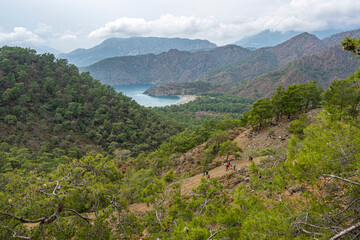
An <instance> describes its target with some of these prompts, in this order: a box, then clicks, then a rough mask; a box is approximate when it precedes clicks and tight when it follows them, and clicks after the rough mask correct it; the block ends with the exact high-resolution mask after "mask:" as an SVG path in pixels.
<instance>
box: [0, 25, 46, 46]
mask: <svg viewBox="0 0 360 240" xmlns="http://www.w3.org/2000/svg"><path fill="white" fill-rule="evenodd" d="M42 42H43V39H41V38H40V37H39V36H38V35H37V34H35V33H33V32H31V31H29V30H27V29H26V28H23V27H16V28H14V29H13V32H10V33H2V32H0V43H3V44H4V43H6V44H10V43H11V44H14V43H33V44H39V43H42Z"/></svg>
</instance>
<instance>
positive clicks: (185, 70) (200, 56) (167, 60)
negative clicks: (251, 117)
mask: <svg viewBox="0 0 360 240" xmlns="http://www.w3.org/2000/svg"><path fill="white" fill-rule="evenodd" d="M251 53H252V52H251V51H250V50H248V49H245V48H242V47H238V46H235V45H228V46H225V47H218V48H215V49H212V50H208V51H198V52H185V51H179V50H175V49H172V50H170V51H168V52H164V53H161V54H158V55H155V54H146V55H140V56H127V57H115V58H108V59H104V60H102V61H100V62H98V63H95V64H93V65H91V66H89V67H86V68H83V69H82V70H83V71H89V72H90V74H91V75H92V76H93V77H94V78H96V79H99V80H100V81H101V82H102V83H105V84H111V85H126V84H139V83H168V82H186V81H191V80H193V79H194V78H195V77H197V76H199V75H200V74H202V73H204V72H206V71H207V70H209V69H211V68H215V67H218V66H221V65H224V64H228V63H231V62H234V61H237V60H240V59H243V58H245V57H246V56H248V55H249V54H251Z"/></svg>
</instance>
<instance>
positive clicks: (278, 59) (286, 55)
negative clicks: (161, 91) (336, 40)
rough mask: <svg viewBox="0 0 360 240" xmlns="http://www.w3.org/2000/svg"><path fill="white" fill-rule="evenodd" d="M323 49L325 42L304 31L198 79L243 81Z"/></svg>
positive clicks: (225, 81) (215, 81)
mask: <svg viewBox="0 0 360 240" xmlns="http://www.w3.org/2000/svg"><path fill="white" fill-rule="evenodd" d="M323 50H325V46H324V44H323V43H322V42H321V40H319V39H318V38H317V37H316V36H315V35H311V34H308V33H302V34H299V35H297V36H295V37H293V38H291V39H289V40H288V41H285V42H283V43H281V44H279V45H277V46H275V47H271V48H261V49H259V50H257V51H256V52H255V53H254V54H252V55H251V56H249V57H248V58H246V59H244V60H243V61H239V62H237V63H234V64H231V65H229V66H224V67H222V68H219V69H215V70H213V71H209V72H207V73H205V74H204V75H202V76H201V77H199V78H198V80H206V81H210V82H213V83H234V82H242V81H245V80H247V79H252V78H254V77H257V76H259V75H261V74H263V73H266V72H269V71H272V70H275V69H277V68H279V67H281V66H284V65H286V64H288V63H290V62H291V61H294V60H296V59H298V58H300V57H302V56H309V55H312V54H316V53H320V52H322V51H323Z"/></svg>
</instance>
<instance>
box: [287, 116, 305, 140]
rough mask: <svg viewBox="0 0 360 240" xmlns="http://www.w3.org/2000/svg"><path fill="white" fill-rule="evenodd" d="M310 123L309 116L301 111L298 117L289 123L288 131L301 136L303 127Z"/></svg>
mask: <svg viewBox="0 0 360 240" xmlns="http://www.w3.org/2000/svg"><path fill="white" fill-rule="evenodd" d="M309 124H310V121H309V118H308V117H307V115H306V113H302V114H301V115H300V117H299V119H297V120H294V121H292V122H291V123H290V126H289V131H290V132H292V133H295V134H296V135H297V136H298V137H302V136H303V134H304V129H305V128H306V127H307V126H308V125H309Z"/></svg>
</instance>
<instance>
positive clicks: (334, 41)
mask: <svg viewBox="0 0 360 240" xmlns="http://www.w3.org/2000/svg"><path fill="white" fill-rule="evenodd" d="M349 36H351V37H360V29H357V30H352V31H347V32H341V33H338V34H334V35H332V36H330V37H327V38H325V39H323V43H324V44H325V45H326V46H327V47H331V46H334V45H340V42H341V41H342V40H343V39H344V38H345V37H349Z"/></svg>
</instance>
